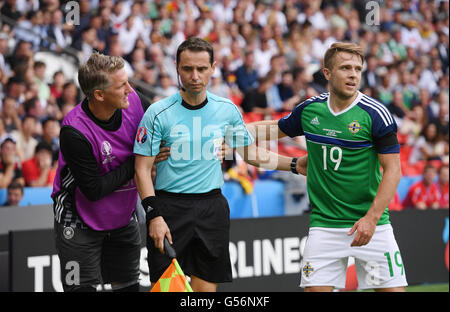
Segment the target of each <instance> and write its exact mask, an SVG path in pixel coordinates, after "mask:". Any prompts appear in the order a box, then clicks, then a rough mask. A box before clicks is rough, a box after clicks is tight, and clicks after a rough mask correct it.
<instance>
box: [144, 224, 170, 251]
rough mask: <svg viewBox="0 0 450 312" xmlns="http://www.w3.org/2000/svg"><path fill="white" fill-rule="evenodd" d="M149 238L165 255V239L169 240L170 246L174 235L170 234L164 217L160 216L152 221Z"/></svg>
mask: <svg viewBox="0 0 450 312" xmlns="http://www.w3.org/2000/svg"><path fill="white" fill-rule="evenodd" d="M148 233H149V236H150V237H151V238H152V239H153V241H154V242H155V247H156V248H157V249H159V251H160V252H161V253H162V254H164V237H165V236H166V237H167V239H168V240H169V243H170V244H173V242H172V235H171V234H170V230H169V227H168V226H167V223H166V222H165V221H164V219H163V217H161V216H159V217H156V218H153V219H152V220H150V224H149V226H148Z"/></svg>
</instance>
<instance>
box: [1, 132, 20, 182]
mask: <svg viewBox="0 0 450 312" xmlns="http://www.w3.org/2000/svg"><path fill="white" fill-rule="evenodd" d="M0 157H1V161H0V188H5V187H7V186H8V185H9V184H10V183H11V182H18V183H21V184H22V185H24V184H25V180H24V178H23V174H22V170H21V168H20V161H19V158H18V157H17V146H16V141H15V139H14V138H13V137H12V136H7V137H5V138H4V139H3V140H2V142H1V144H0Z"/></svg>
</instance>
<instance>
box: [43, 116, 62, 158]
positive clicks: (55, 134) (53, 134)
mask: <svg viewBox="0 0 450 312" xmlns="http://www.w3.org/2000/svg"><path fill="white" fill-rule="evenodd" d="M59 130H60V125H59V122H58V120H57V119H55V118H53V117H47V118H46V119H45V120H44V121H43V122H42V136H41V137H40V140H39V142H45V143H47V144H48V145H50V146H51V148H52V154H53V155H52V166H53V165H55V163H56V161H57V160H58V155H59Z"/></svg>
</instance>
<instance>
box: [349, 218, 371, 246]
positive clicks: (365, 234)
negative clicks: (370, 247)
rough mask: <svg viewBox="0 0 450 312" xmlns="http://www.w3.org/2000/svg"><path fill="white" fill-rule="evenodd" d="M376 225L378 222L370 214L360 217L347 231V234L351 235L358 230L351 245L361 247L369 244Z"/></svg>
mask: <svg viewBox="0 0 450 312" xmlns="http://www.w3.org/2000/svg"><path fill="white" fill-rule="evenodd" d="M376 226H377V222H376V221H375V220H373V219H372V218H370V217H368V216H364V217H362V218H361V219H359V220H358V221H357V222H356V223H355V224H354V225H353V227H352V228H351V230H350V231H349V232H348V233H347V235H349V236H351V235H353V233H355V232H356V234H355V237H354V238H353V241H352V243H351V244H350V246H351V247H359V246H364V245H367V244H368V243H369V242H370V240H371V239H372V236H373V233H375V228H376Z"/></svg>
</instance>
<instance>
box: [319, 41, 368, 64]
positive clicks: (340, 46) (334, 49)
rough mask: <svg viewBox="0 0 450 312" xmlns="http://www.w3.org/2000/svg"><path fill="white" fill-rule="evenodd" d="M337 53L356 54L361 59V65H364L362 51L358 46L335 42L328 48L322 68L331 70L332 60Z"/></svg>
mask: <svg viewBox="0 0 450 312" xmlns="http://www.w3.org/2000/svg"><path fill="white" fill-rule="evenodd" d="M338 52H347V53H352V54H356V55H358V56H359V57H360V58H361V63H364V51H363V49H362V48H361V46H360V45H358V44H356V43H351V42H336V43H333V44H332V45H331V47H329V48H328V50H327V51H326V52H325V57H324V58H323V66H324V68H328V69H331V68H332V67H333V65H334V58H335V57H336V54H337V53H338Z"/></svg>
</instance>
